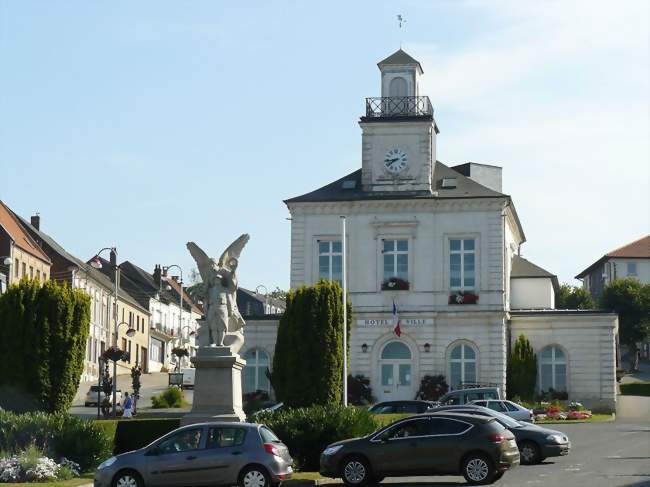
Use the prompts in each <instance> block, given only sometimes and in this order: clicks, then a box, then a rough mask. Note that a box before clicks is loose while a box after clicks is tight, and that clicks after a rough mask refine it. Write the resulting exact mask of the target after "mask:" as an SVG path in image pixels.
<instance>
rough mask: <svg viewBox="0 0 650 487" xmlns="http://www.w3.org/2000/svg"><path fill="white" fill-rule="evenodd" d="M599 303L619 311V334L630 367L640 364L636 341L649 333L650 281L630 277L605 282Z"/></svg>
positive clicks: (645, 337)
mask: <svg viewBox="0 0 650 487" xmlns="http://www.w3.org/2000/svg"><path fill="white" fill-rule="evenodd" d="M600 306H601V308H603V309H610V310H612V311H615V312H616V313H618V336H619V339H620V342H621V344H623V345H625V346H626V347H627V349H628V352H629V354H628V360H629V362H630V368H631V369H632V370H635V369H636V368H637V356H636V344H637V343H638V342H643V341H646V340H648V338H649V337H650V284H641V283H640V282H639V281H638V280H637V279H633V278H631V277H628V278H625V279H617V280H615V281H613V282H612V283H610V284H609V285H608V286H605V289H603V292H602V293H601V295H600Z"/></svg>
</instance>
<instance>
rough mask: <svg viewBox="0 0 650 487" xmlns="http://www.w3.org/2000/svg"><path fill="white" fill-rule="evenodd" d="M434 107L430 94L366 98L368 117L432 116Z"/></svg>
mask: <svg viewBox="0 0 650 487" xmlns="http://www.w3.org/2000/svg"><path fill="white" fill-rule="evenodd" d="M431 116H433V107H432V106H431V101H430V100H429V97H428V96H384V97H376V98H366V117H368V118H390V117H431Z"/></svg>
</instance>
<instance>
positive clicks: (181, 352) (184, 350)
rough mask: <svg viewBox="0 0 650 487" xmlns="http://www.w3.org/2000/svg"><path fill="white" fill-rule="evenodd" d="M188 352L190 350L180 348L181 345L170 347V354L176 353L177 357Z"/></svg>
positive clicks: (185, 355) (183, 355) (184, 355)
mask: <svg viewBox="0 0 650 487" xmlns="http://www.w3.org/2000/svg"><path fill="white" fill-rule="evenodd" d="M189 354H190V352H188V351H187V348H182V347H175V348H173V349H172V355H176V356H177V357H179V358H180V357H187V356H188V355H189Z"/></svg>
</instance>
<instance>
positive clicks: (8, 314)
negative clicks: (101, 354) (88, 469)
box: [0, 279, 90, 412]
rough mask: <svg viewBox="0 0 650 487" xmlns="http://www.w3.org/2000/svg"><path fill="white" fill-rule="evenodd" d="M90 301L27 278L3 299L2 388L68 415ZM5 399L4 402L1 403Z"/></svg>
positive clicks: (0, 318)
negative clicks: (12, 389)
mask: <svg viewBox="0 0 650 487" xmlns="http://www.w3.org/2000/svg"><path fill="white" fill-rule="evenodd" d="M89 323H90V298H89V297H88V296H87V295H86V294H84V293H83V292H81V291H79V290H73V289H71V288H70V287H68V286H67V284H64V285H59V284H57V283H55V282H53V281H49V282H47V283H45V284H44V285H43V286H40V285H39V283H38V282H36V281H32V280H27V279H23V280H22V281H21V282H20V283H19V284H17V285H14V286H10V287H9V289H8V290H7V292H6V293H5V294H3V295H2V296H0V386H4V387H9V388H15V389H16V390H17V391H18V393H19V394H20V395H24V397H25V398H29V401H26V402H25V404H27V403H28V402H31V403H32V404H35V405H36V407H38V408H39V409H42V410H45V411H50V412H56V411H67V410H68V408H69V407H70V404H71V403H72V399H73V398H74V395H75V393H76V391H77V388H78V386H79V379H80V377H81V373H82V371H83V360H84V355H85V351H86V341H87V339H88V332H89ZM1 399H2V397H0V400H1Z"/></svg>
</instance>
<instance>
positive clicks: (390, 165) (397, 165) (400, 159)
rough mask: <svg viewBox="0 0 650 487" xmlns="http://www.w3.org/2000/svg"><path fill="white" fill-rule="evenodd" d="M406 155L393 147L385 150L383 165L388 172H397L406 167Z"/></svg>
mask: <svg viewBox="0 0 650 487" xmlns="http://www.w3.org/2000/svg"><path fill="white" fill-rule="evenodd" d="M407 165H408V157H406V153H405V152H404V151H403V150H402V149H398V148H394V149H391V150H389V151H388V152H386V157H384V167H385V168H386V170H387V171H388V172H390V173H393V174H397V173H399V172H402V171H403V170H404V169H406V166H407Z"/></svg>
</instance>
